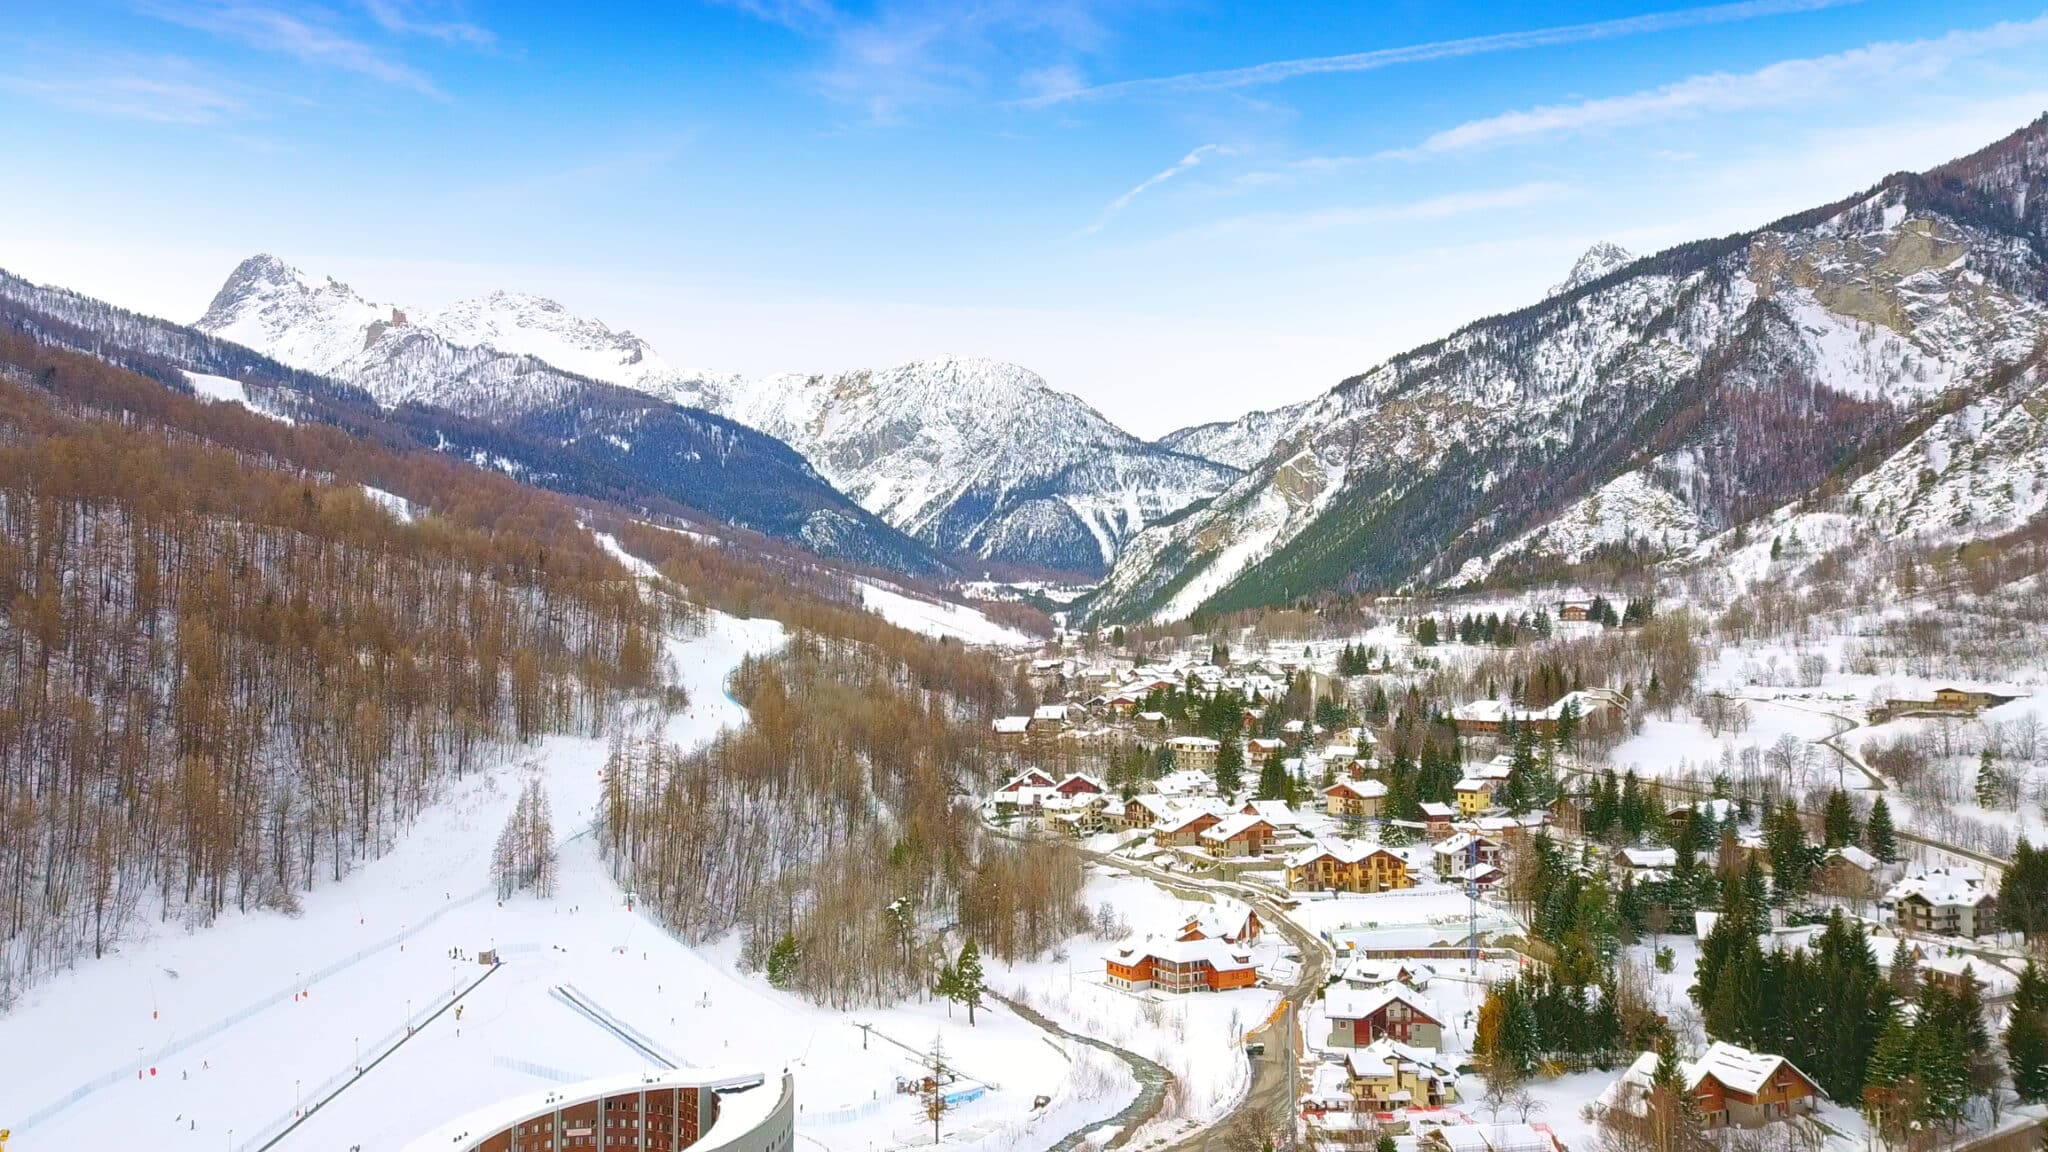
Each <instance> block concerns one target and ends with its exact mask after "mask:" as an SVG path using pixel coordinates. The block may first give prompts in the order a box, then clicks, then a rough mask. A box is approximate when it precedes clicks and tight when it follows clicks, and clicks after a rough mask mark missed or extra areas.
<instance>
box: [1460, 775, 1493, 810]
mask: <svg viewBox="0 0 2048 1152" xmlns="http://www.w3.org/2000/svg"><path fill="white" fill-rule="evenodd" d="M1451 793H1452V795H1454V796H1456V797H1457V799H1458V815H1460V816H1463V817H1466V818H1467V819H1470V818H1471V817H1474V816H1477V815H1479V814H1480V813H1481V812H1484V811H1486V810H1487V809H1488V808H1491V807H1493V781H1491V780H1480V779H1477V778H1475V777H1471V776H1467V777H1465V778H1464V779H1463V780H1460V781H1458V782H1457V783H1456V784H1454V785H1452V787H1451Z"/></svg>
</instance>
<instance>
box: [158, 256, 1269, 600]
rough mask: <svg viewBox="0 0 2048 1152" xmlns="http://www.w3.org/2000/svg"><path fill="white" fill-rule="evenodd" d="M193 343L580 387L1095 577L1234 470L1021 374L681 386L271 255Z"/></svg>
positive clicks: (1012, 557)
mask: <svg viewBox="0 0 2048 1152" xmlns="http://www.w3.org/2000/svg"><path fill="white" fill-rule="evenodd" d="M198 327H199V328H200V329H202V330H203V331H207V332H211V333H214V334H216V335H219V336H222V337H224V338H227V339H230V340H234V341H236V342H238V343H243V344H246V345H248V346H249V347H252V348H255V349H257V350H259V351H262V352H264V353H266V354H268V355H271V356H274V357H276V358H277V359H279V360H281V361H283V362H285V363H287V364H290V365H292V366H294V367H298V368H302V369H305V370H308V371H315V372H321V373H325V374H328V375H332V376H334V377H336V378H338V379H341V380H344V381H347V382H349V383H352V384H356V385H358V386H360V387H362V388H364V389H366V390H367V391H369V392H370V393H371V395H373V396H375V397H376V398H377V399H378V400H379V401H380V402H382V403H385V404H401V403H407V402H415V403H425V404H436V405H439V406H442V407H448V408H452V409H455V410H457V411H462V412H465V413H469V414H472V415H490V416H501V415H504V414H506V413H508V412H519V411H525V410H528V409H531V408H533V407H536V406H539V407H552V406H555V405H558V404H559V403H560V401H561V398H562V396H563V394H564V393H565V391H566V390H569V389H573V388H574V387H576V386H577V378H588V379H592V380H599V381H603V382H606V383H610V384H615V385H618V386H620V387H625V388H631V389H634V390H636V391H640V392H644V393H647V394H648V395H651V396H656V397H659V398H661V399H663V400H665V401H668V402H670V403H674V404H681V405H688V406H693V407H701V408H704V409H706V410H708V411H711V412H715V413H718V414H719V415H722V416H725V417H728V418H730V419H733V420H736V421H738V422H740V423H742V424H744V425H746V426H748V427H750V428H754V429H756V430H758V431H761V432H764V433H766V434H768V435H770V436H774V437H776V438H777V439H780V440H782V441H784V442H785V443H787V444H789V445H790V446H792V447H794V448H795V449H796V450H797V451H798V452H800V453H801V454H802V455H803V456H804V458H805V459H806V460H808V461H809V462H810V464H811V466H812V467H813V468H815V469H816V470H817V471H818V473H819V474H820V475H822V476H823V477H824V478H825V479H826V480H827V481H828V482H829V483H831V484H832V485H833V486H834V487H836V488H838V489H839V490H840V491H842V492H844V493H847V494H848V495H850V496H851V497H853V499H854V500H856V501H857V502H858V503H859V504H860V505H861V506H862V507H863V508H865V509H866V510H868V511H869V512H871V513H873V514H874V515H876V516H879V517H881V519H882V520H884V521H885V522H887V523H889V524H890V525H892V526H894V527H896V528H898V529H900V530H901V531H903V532H906V533H908V534H910V535H911V536H913V537H915V538H917V539H918V540H921V541H923V542H924V543H926V544H927V545H929V546H931V547H932V548H935V549H937V550H939V551H941V552H951V553H961V554H965V555H971V556H976V557H980V558H982V559H987V560H995V561H1003V562H1007V563H1013V564H1022V565H1029V566H1033V567H1039V568H1048V569H1060V570H1066V571H1078V572H1087V573H1098V572H1102V571H1105V570H1107V568H1108V566H1109V564H1110V563H1111V562H1112V561H1114V559H1115V558H1116V555H1117V553H1118V551H1119V550H1120V549H1121V548H1122V546H1123V545H1124V543H1125V542H1127V541H1128V540H1129V539H1130V538H1131V537H1132V536H1134V535H1136V534H1137V533H1138V532H1139V531H1141V530H1143V529H1144V528H1145V527H1146V526H1147V525H1150V524H1153V523H1156V522H1158V521H1159V520H1161V519H1163V518H1166V517H1170V516H1172V515H1175V514H1177V513H1179V512H1181V511H1183V510H1185V509H1186V508H1188V507H1189V506H1190V505H1193V504H1195V503H1198V502H1200V501H1201V500H1204V499H1207V498H1208V497H1210V496H1213V495H1215V494H1216V493H1217V492H1219V491H1221V490H1222V489H1223V488H1224V486H1225V485H1227V484H1229V483H1230V482H1231V481H1232V480H1234V479H1235V478H1236V477H1237V475H1238V472H1239V471H1240V469H1239V468H1237V467H1233V466H1231V465H1230V464H1227V463H1218V462H1217V461H1216V460H1214V459H1205V458H1202V457H1200V456H1193V455H1188V454H1185V453H1182V452H1177V451H1175V450H1173V449H1172V448H1171V447H1166V446H1160V445H1154V444H1148V443H1145V442H1144V441H1142V440H1139V439H1137V438H1136V437H1134V436H1131V435H1130V434H1128V433H1126V432H1124V431H1123V430H1122V429H1120V428H1117V427H1116V426H1115V425H1113V424H1111V423H1110V422H1109V421H1108V420H1106V419H1104V418H1103V417H1102V415H1101V414H1100V413H1098V412H1096V411H1095V410H1094V409H1093V408H1090V407H1089V406H1088V405H1087V404H1085V403H1083V402H1082V401H1080V400H1079V399H1077V398H1075V397H1073V396H1070V395H1067V394H1066V393H1063V392H1059V391H1057V390H1055V389H1053V388H1052V387H1050V386H1049V385H1047V384H1046V382H1045V381H1044V380H1042V379H1040V378H1039V377H1038V376H1037V375H1036V374H1035V373H1032V372H1030V371H1027V370H1026V369H1023V368H1019V367H1017V366H1015V365H1012V364H1003V363H998V362H995V361H988V360H974V359H965V358H956V357H937V358H933V359H927V360H918V361H913V362H911V363H908V364H902V365H898V366H896V367H894V368H889V369H886V370H881V371H865V370H863V371H855V372H844V373H838V374H831V375H781V376H769V377H760V378H753V379H746V378H741V377H738V376H733V375H729V374H718V373H711V372H703V371H695V370H682V369H678V368H676V367H674V366H673V365H672V364H671V363H670V362H669V361H668V360H666V359H664V358H663V357H662V355H661V354H660V353H659V352H657V351H656V350H655V349H654V348H653V347H652V346H651V345H649V344H648V343H647V342H646V341H644V340H642V339H640V338H639V337H638V336H635V335H633V334H632V333H630V332H622V331H614V330H613V329H611V328H609V327H607V326H606V325H605V324H603V323H602V322H600V321H596V320H591V319H587V318H584V317H579V316H577V315H575V314H573V313H571V312H569V311H568V310H567V309H565V308H563V307H562V306H561V305H560V304H557V303H555V302H554V301H552V300H548V299H545V298H543V297H539V296H532V295H527V294H523V293H513V292H493V293H490V294H489V295H486V296H480V297H476V298H474V299H469V300H462V301H458V302H456V303H454V304H451V305H449V306H448V307H446V308H442V309H439V310H437V311H432V312H421V311H417V310H410V311H409V310H407V309H405V308H402V307H398V306H395V305H389V304H381V303H372V302H370V301H368V300H366V299H365V298H363V297H361V296H360V295H358V294H357V293H355V292H354V291H353V290H352V289H350V288H349V287H347V286H346V285H344V284H341V283H339V282H337V281H335V280H333V279H326V280H319V279H315V278H313V277H310V276H307V275H306V274H304V273H302V272H300V271H298V270H297V269H294V268H292V267H290V266H289V265H286V264H285V263H283V262H282V261H280V260H278V259H276V258H275V257H271V256H256V257H251V258H250V259H248V260H245V261H243V262H242V264H241V265H240V266H239V267H238V268H236V269H235V271H234V273H233V274H232V275H231V276H230V277H229V278H228V281H227V283H226V284H225V285H224V286H223V287H222V288H221V290H220V292H219V294H218V295H217V296H216V297H215V299H214V301H213V305H212V307H210V308H208V309H207V312H206V315H205V316H204V317H202V318H201V320H200V321H199V324H198Z"/></svg>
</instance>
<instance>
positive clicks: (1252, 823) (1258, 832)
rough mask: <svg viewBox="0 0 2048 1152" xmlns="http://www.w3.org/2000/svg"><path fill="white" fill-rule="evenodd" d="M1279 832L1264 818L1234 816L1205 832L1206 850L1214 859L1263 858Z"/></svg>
mask: <svg viewBox="0 0 2048 1152" xmlns="http://www.w3.org/2000/svg"><path fill="white" fill-rule="evenodd" d="M1275 832H1276V829H1274V827H1273V826H1272V825H1271V824H1269V823H1267V822H1266V820H1265V818H1264V817H1262V816H1247V815H1245V814H1244V813H1242V812H1238V813H1233V814H1232V815H1230V816H1227V817H1225V818H1223V819H1222V820H1221V821H1219V822H1217V823H1216V824H1213V825H1211V826H1209V827H1208V828H1205V829H1203V830H1202V833H1201V839H1202V847H1203V849H1204V850H1206V851H1207V852H1208V853H1209V855H1211V856H1263V855H1265V854H1266V845H1268V844H1270V843H1272V841H1273V837H1274V834H1275Z"/></svg>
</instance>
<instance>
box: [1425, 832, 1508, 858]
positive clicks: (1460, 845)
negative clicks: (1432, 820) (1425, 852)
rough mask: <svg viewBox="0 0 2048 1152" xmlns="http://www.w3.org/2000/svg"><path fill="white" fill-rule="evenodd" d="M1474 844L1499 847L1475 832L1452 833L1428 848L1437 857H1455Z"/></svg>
mask: <svg viewBox="0 0 2048 1152" xmlns="http://www.w3.org/2000/svg"><path fill="white" fill-rule="evenodd" d="M1474 844H1479V845H1482V846H1484V845H1492V846H1493V847H1495V848H1498V847H1500V845H1499V844H1498V843H1495V842H1494V841H1493V840H1491V839H1489V838H1488V837H1485V836H1481V835H1479V834H1478V833H1476V832H1453V833H1451V834H1450V835H1449V836H1446V837H1444V838H1443V839H1442V840H1439V841H1437V842H1436V843H1435V844H1434V845H1432V846H1431V847H1430V851H1432V852H1434V853H1436V854H1437V855H1439V856H1455V855H1458V854H1459V853H1462V852H1465V851H1467V850H1469V849H1470V848H1471V847H1472V846H1473V845H1474Z"/></svg>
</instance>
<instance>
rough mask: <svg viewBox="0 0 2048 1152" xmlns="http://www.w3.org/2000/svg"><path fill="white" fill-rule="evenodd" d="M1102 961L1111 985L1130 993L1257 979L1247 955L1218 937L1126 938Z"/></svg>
mask: <svg viewBox="0 0 2048 1152" xmlns="http://www.w3.org/2000/svg"><path fill="white" fill-rule="evenodd" d="M1103 960H1104V961H1105V963H1106V965H1107V968H1108V975H1109V982H1110V984H1111V986H1113V987H1117V988H1123V989H1125V990H1127V991H1132V992H1142V991H1145V990H1146V989H1150V988H1157V989H1159V990H1160V991H1162V992H1173V993H1182V992H1228V991H1229V990H1231V989H1233V988H1249V987H1251V986H1252V985H1254V984H1256V983H1258V980H1259V970H1258V965H1256V964H1255V963H1253V962H1252V954H1251V953H1250V952H1249V951H1247V950H1246V949H1243V948H1240V947H1237V946H1235V945H1231V944H1227V943H1225V942H1223V941H1221V940H1206V939H1205V940H1159V939H1145V940H1136V941H1126V942H1124V943H1122V944H1119V945H1117V946H1116V947H1114V948H1112V949H1110V950H1109V952H1108V953H1107V954H1106V955H1105V956H1104V957H1103Z"/></svg>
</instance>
